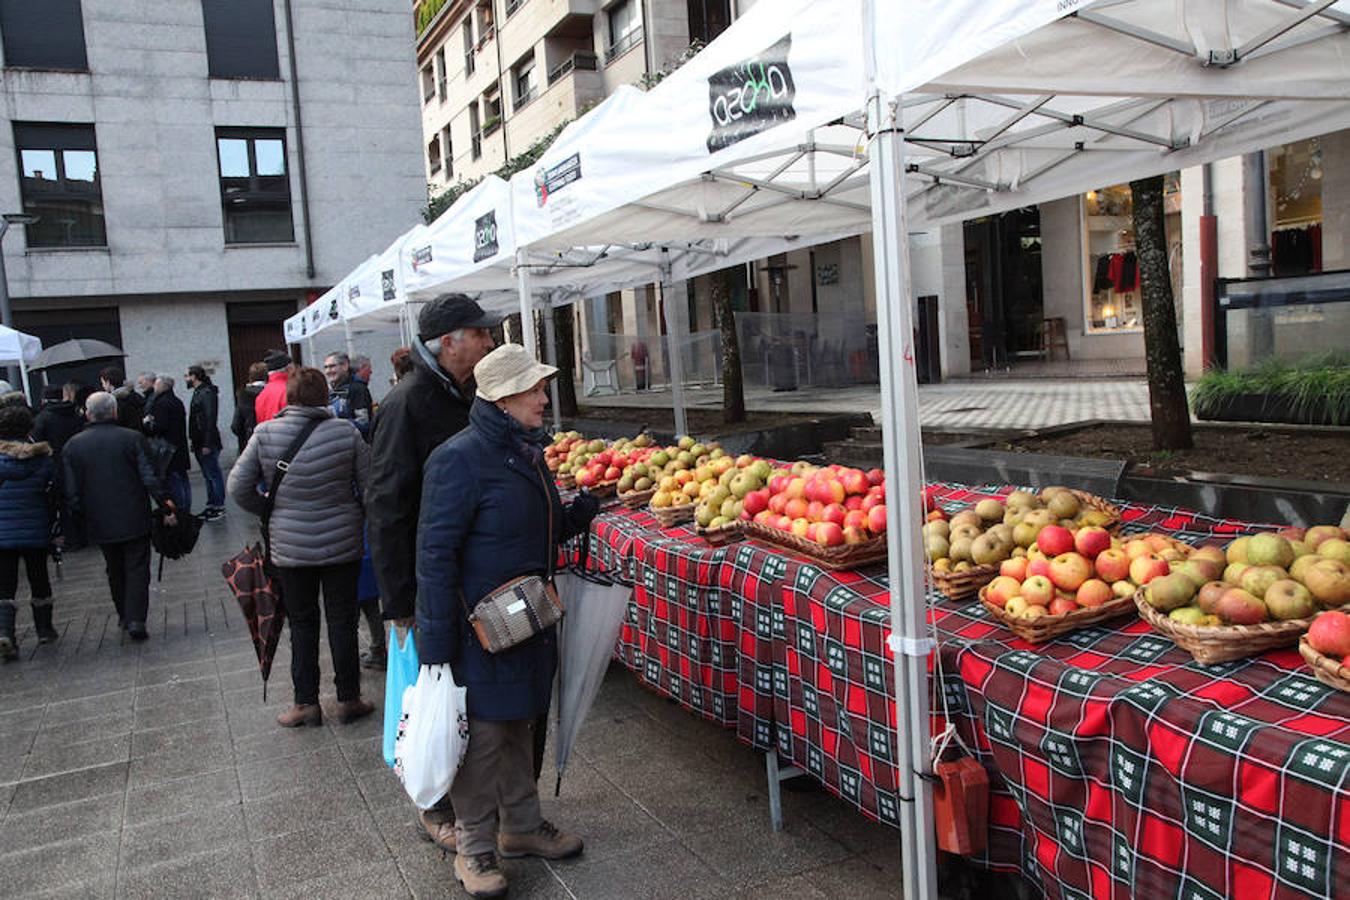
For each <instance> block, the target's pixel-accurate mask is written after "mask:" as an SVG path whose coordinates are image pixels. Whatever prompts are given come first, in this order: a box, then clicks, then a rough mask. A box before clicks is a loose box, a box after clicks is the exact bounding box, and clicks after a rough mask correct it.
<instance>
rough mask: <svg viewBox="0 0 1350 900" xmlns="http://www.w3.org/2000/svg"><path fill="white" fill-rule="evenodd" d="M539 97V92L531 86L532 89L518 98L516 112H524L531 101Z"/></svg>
mask: <svg viewBox="0 0 1350 900" xmlns="http://www.w3.org/2000/svg"><path fill="white" fill-rule="evenodd" d="M538 96H539V90H538V89H537V88H535V87H534V86H533V85H531V87H530V89H529V90H528V91H526V92H525V93H523V94H519V95H517V96H516V110H517V111H519V110H522V109H524V108H525V107H526V106H529V104H530V101H532V100H533V99H534V98H535V97H538Z"/></svg>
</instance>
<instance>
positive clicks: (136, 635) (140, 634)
mask: <svg viewBox="0 0 1350 900" xmlns="http://www.w3.org/2000/svg"><path fill="white" fill-rule="evenodd" d="M127 637H129V638H131V639H132V640H133V641H143V640H145V639H146V638H148V637H150V634H149V632H147V631H146V630H145V623H144V622H128V623H127Z"/></svg>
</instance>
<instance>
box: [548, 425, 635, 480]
mask: <svg viewBox="0 0 1350 900" xmlns="http://www.w3.org/2000/svg"><path fill="white" fill-rule="evenodd" d="M651 442H652V439H651V438H650V437H649V436H647V435H645V434H642V435H638V436H637V437H636V438H633V439H631V440H630V439H628V438H623V439H620V440H617V441H615V442H614V443H613V444H611V445H608V446H606V444H605V442H604V441H598V440H597V441H590V442H589V443H587V444H586V445H585V449H584V450H577V449H575V448H574V449H573V450H572V451H570V453H569V457H568V461H567V462H565V463H563V465H562V467H561V468H559V470H558V474H560V475H563V474H571V475H572V476H573V477H574V478H576V480H577V486H578V487H585V488H593V487H595V486H596V485H600V484H613V483H615V482H617V481H620V480H621V479H622V477H623V470H624V469H625V467H627V466H629V465H631V464H632V463H633V462H634V461H635V460H640V459H643V458H646V457H647V456H649V455H650V453H651V450H650V448H651ZM571 454H575V456H574V457H573V456H572V455H571Z"/></svg>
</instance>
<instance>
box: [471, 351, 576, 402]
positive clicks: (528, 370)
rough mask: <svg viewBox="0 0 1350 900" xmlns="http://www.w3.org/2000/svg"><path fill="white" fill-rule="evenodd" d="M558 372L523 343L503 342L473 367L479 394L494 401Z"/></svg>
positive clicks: (528, 387)
mask: <svg viewBox="0 0 1350 900" xmlns="http://www.w3.org/2000/svg"><path fill="white" fill-rule="evenodd" d="M557 374H558V370H557V369H556V368H555V367H553V366H546V365H544V364H543V363H541V362H539V361H538V360H536V359H535V358H534V357H532V356H530V353H529V351H528V350H526V349H525V348H524V347H522V346H520V344H502V345H501V346H500V347H498V348H497V349H496V350H493V351H492V352H491V353H489V354H488V355H487V356H485V357H483V358H482V359H480V360H479V361H478V365H476V366H474V367H473V380H474V382H475V383H477V385H478V396H480V397H482V398H483V399H484V400H491V401H493V402H494V403H495V402H496V401H498V400H500V399H502V398H503V397H510V396H511V395H512V394H519V393H522V392H524V391H528V390H529V389H530V388H532V387H534V386H535V385H536V384H538V383H539V382H540V381H541V380H542V379H545V378H552V377H553V376H554V375H557Z"/></svg>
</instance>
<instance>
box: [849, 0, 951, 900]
mask: <svg viewBox="0 0 1350 900" xmlns="http://www.w3.org/2000/svg"><path fill="white" fill-rule="evenodd" d="M868 6H869V12H870V16H869V17H867V18H865V19H864V22H865V25H864V27H865V28H867V29H868V33H869V35H870V39H871V40H878V39H879V37H878V36H879V34H880V31H879V30H878V29H877V28H876V25H875V22H874V21H873V19H872V18H871V16H875V15H876V5H875V3H870V4H868ZM875 58H876V57H875V55H872V54H869V63H873V61H874V60H875ZM895 119H896V116H894V114H893V112H892V108H891V106H890V104H889V103H888V102H887V99H886V98H885V97H884V96H883V95H882V94H881V93H880V92H879V91H877V90H875V89H874V90H873V92H872V94H871V96H870V98H869V104H868V125H869V131H870V132H871V133H872V134H873V135H875V138H874V139H873V141H872V148H871V168H872V173H871V175H872V177H871V192H872V198H871V199H872V235H873V243H874V246H875V253H874V254H873V259H874V266H875V270H876V291H877V340H878V347H877V352H878V355H879V356H880V358H881V413H882V448H883V452H884V456H885V464H886V496H887V497H888V498H889V501H888V502H889V505H890V513H889V519H890V522H891V528H890V529H889V530H888V531H887V534H886V543H887V550H888V554H887V560H888V563H889V571H890V575H891V635H892V638H891V640H892V653H894V654H895V696H896V722H897V731H898V732H899V734H898V738H899V739H898V744H899V746H898V747H897V751H898V753H897V759H896V767H897V769H898V777H899V782H898V784H897V785H896V787H897V793H898V794H899V797H900V801H901V810H900V830H901V848H902V853H903V859H902V862H901V869H902V871H903V873H904V876H903V877H904V881H903V891H902V893H901V896H903V897H906V898H908V900H934V898H936V897H937V895H938V894H937V847H936V843H935V830H934V823H933V792H932V787H931V786H930V785H929V783H928V781H927V780H926V779H924V778H921V777H916V773H918V774H927V773H929V772H931V770H932V759H931V750H930V749H929V748H930V734H929V732H930V730H931V727H932V725H931V719H930V716H929V709H928V672H927V659H928V654H929V653H930V652H933V651H934V649H935V648H932V647H929V646H927V645H926V638H927V635H928V627H927V615H926V613H927V605H926V592H925V588H924V569H923V566H922V565H921V564H920V560H921V559H923V555H922V550H923V544H922V541H921V539H920V518H921V517H922V510H921V509H920V508H919V496H920V492H921V490H922V488H923V484H922V479H923V462H922V456H921V455H920V453H921V450H920V443H919V403H918V383H917V380H916V374H915V369H914V338H913V334H914V315H913V311H912V309H911V303H912V301H911V299H910V298H911V290H910V276H909V255H908V248H907V243H906V242H907V240H908V234H909V230H908V227H907V218H906V210H905V195H904V187H905V184H904V180H905V179H904V174H903V173H904V142H903V136H902V135H901V133H900V129H899V127H898V123H897V122H896V121H895Z"/></svg>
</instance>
